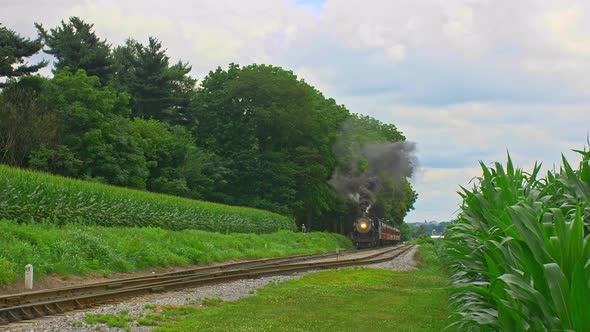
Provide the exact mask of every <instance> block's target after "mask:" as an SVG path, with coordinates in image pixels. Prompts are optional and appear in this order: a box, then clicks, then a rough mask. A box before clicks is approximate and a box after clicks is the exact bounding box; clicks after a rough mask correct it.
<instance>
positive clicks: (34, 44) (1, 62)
mask: <svg viewBox="0 0 590 332" xmlns="http://www.w3.org/2000/svg"><path fill="white" fill-rule="evenodd" d="M42 47H43V43H42V41H41V38H39V39H36V40H31V39H29V38H24V37H21V36H20V35H19V34H17V33H16V32H15V31H13V30H9V29H7V28H6V27H3V26H1V24H0V77H6V78H8V79H10V78H13V77H20V76H23V75H28V74H32V73H34V72H36V71H38V70H39V69H41V68H43V67H45V66H46V65H47V61H45V60H43V61H41V62H39V63H37V64H34V65H29V64H28V63H27V62H26V58H28V57H31V56H33V55H35V54H37V53H38V52H39V51H40V50H41V48H42ZM2 86H3V83H0V87H2Z"/></svg>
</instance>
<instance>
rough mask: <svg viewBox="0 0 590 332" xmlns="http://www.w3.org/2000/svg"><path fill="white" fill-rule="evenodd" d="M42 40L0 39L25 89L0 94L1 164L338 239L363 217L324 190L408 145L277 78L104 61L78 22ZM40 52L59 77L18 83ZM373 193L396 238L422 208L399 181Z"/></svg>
mask: <svg viewBox="0 0 590 332" xmlns="http://www.w3.org/2000/svg"><path fill="white" fill-rule="evenodd" d="M36 26H37V28H38V30H39V34H40V39H38V40H36V41H31V40H28V39H25V38H22V37H20V36H18V35H17V34H16V33H14V32H11V31H9V30H7V29H5V28H2V30H0V43H3V44H0V46H2V48H1V49H0V52H3V53H1V54H2V56H3V57H2V59H1V60H2V70H3V71H2V72H0V73H1V74H2V75H4V76H6V77H15V78H16V77H19V76H21V78H20V79H12V80H10V82H9V83H8V85H7V86H6V88H5V89H4V90H3V91H1V92H0V161H1V162H3V163H7V164H10V165H15V166H19V167H29V168H34V169H38V170H43V171H46V172H50V173H55V174H62V175H66V176H70V177H76V178H83V179H87V180H91V181H98V182H104V183H110V184H115V185H120V186H127V187H133V188H139V189H146V190H150V191H155V192H162V193H167V194H172V195H177V196H183V197H190V198H199V199H206V200H210V201H215V202H221V203H227V204H235V205H243V206H251V207H257V208H262V209H267V210H271V211H274V212H279V213H282V214H285V215H290V216H293V217H294V218H296V219H297V221H298V222H299V223H305V224H306V226H308V228H311V229H312V230H332V231H338V232H343V233H345V232H347V231H349V230H350V227H351V225H352V220H353V219H354V218H356V217H357V216H358V213H359V206H358V205H357V203H355V202H354V201H352V200H350V199H349V198H347V197H343V196H340V195H339V194H337V193H336V191H335V190H334V189H333V188H332V187H331V185H330V184H329V180H330V178H331V177H332V175H333V174H334V172H335V171H336V170H344V169H347V168H351V163H353V161H354V162H355V163H357V164H358V165H353V166H354V167H353V168H354V169H355V170H356V171H357V172H360V173H362V172H365V171H366V170H368V169H370V168H371V166H372V165H371V161H370V160H369V159H367V158H365V157H364V156H363V154H362V153H360V152H359V151H361V150H360V149H359V147H361V146H363V145H366V144H372V143H394V142H402V141H404V140H405V139H406V138H405V136H404V135H403V134H402V133H401V132H400V131H398V130H397V128H396V127H395V125H393V124H387V123H383V122H381V121H379V120H377V119H374V118H372V117H369V116H366V115H359V114H351V113H350V112H349V111H348V110H347V109H346V107H344V106H343V105H339V104H337V103H336V101H335V100H334V99H331V98H327V97H325V96H324V95H323V94H322V93H321V92H320V91H318V90H317V89H315V88H314V87H313V86H311V85H309V84H307V83H306V82H305V81H303V80H301V79H299V78H298V77H297V76H296V75H295V74H294V73H293V72H292V71H289V70H285V69H283V68H280V67H276V66H272V65H263V64H261V65H257V64H253V65H248V66H244V67H242V66H240V65H238V64H230V65H229V66H228V67H227V68H217V69H215V70H212V71H210V72H209V73H208V75H206V76H205V77H204V78H203V79H202V80H201V82H200V84H199V85H197V84H196V82H197V81H196V79H194V78H192V77H191V76H189V72H190V71H191V66H190V64H188V63H186V62H182V61H178V62H172V61H171V60H170V57H169V56H168V55H167V54H166V49H165V48H164V47H163V45H162V43H161V42H160V41H159V40H158V39H156V38H155V37H150V38H149V39H148V42H147V44H145V45H144V44H141V43H140V42H138V41H136V40H133V39H128V40H127V41H126V42H125V43H124V44H123V45H120V46H117V47H115V48H112V47H111V45H110V44H109V43H108V42H107V41H106V40H101V39H100V38H99V37H97V35H96V34H95V32H94V28H93V25H92V24H89V23H86V22H84V21H83V20H81V19H80V18H77V17H71V18H69V20H68V21H67V22H64V21H62V22H61V24H60V25H59V26H57V27H55V28H52V29H49V30H48V31H47V30H45V29H44V28H43V26H41V25H40V24H37V25H36ZM6 36H8V37H9V38H8V37H6ZM42 41H44V42H45V45H46V50H45V52H46V53H48V54H50V55H53V56H55V58H56V62H55V68H54V71H53V72H54V75H53V77H52V78H43V77H40V76H26V75H27V74H31V73H34V72H35V70H36V69H38V68H39V67H40V66H42V65H44V64H45V62H41V63H39V64H37V65H33V66H29V67H26V66H27V65H26V64H24V65H23V66H25V67H22V69H19V68H21V67H14V64H18V63H20V64H23V59H24V58H26V57H30V56H32V55H34V54H36V53H37V52H38V51H39V50H40V49H41V46H42ZM6 45H8V46H6ZM23 45H24V46H23ZM6 50H8V51H6ZM10 50H13V51H10ZM14 50H19V51H18V52H16V51H14ZM10 52H12V53H10ZM4 54H8V56H5V55H4ZM5 63H9V64H10V65H9V66H8V67H7V66H5V65H4V64H5ZM7 68H8V69H7ZM10 68H12V69H10ZM10 70H13V71H10ZM381 180H382V186H381V187H380V190H379V192H378V194H377V195H376V201H375V204H374V205H373V206H372V213H373V214H375V215H377V216H379V217H380V218H383V219H386V220H388V221H389V222H390V223H392V224H394V225H400V224H401V223H402V221H403V219H404V216H405V215H406V213H407V212H408V211H409V210H411V209H413V204H414V202H415V200H416V197H417V194H416V192H415V191H414V190H413V188H412V186H411V185H410V183H409V182H408V179H407V178H405V177H404V178H402V179H401V180H400V179H393V178H387V177H385V178H383V179H381Z"/></svg>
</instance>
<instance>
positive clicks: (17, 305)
mask: <svg viewBox="0 0 590 332" xmlns="http://www.w3.org/2000/svg"><path fill="white" fill-rule="evenodd" d="M411 248H412V246H411V245H398V246H395V247H389V248H382V249H376V250H375V249H372V250H356V251H346V252H341V253H324V254H313V255H298V256H289V257H281V258H267V259H260V260H252V261H245V262H237V263H229V264H222V265H216V266H208V267H203V268H197V269H191V270H185V271H178V272H172V273H163V274H157V275H151V276H145V277H136V278H126V279H118V280H113V281H109V282H101V283H94V284H85V285H80V286H71V287H61V288H54V289H48V290H42V291H33V292H26V293H18V294H11V295H3V296H0V325H4V324H8V323H11V322H17V321H23V320H30V319H34V318H38V317H43V316H48V315H55V314H61V313H64V312H67V311H71V310H77V309H83V308H88V307H91V306H94V305H98V304H103V303H108V302H114V301H116V300H118V299H123V298H126V297H132V296H137V295H141V294H146V293H153V292H163V291H167V290H173V289H181V288H187V287H192V286H198V285H204V284H208V283H219V282H225V281H231V280H236V279H243V278H256V277H262V276H267V275H276V274H285V273H293V272H299V271H306V270H314V269H326V268H337V267H344V266H354V265H365V264H373V263H380V262H384V261H387V260H391V259H394V258H395V257H397V256H400V255H402V254H403V253H405V252H406V251H408V250H410V249H411Z"/></svg>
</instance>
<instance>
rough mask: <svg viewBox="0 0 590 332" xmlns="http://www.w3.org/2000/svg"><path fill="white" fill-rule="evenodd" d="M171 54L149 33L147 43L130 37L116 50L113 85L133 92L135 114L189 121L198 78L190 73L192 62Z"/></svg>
mask: <svg viewBox="0 0 590 332" xmlns="http://www.w3.org/2000/svg"><path fill="white" fill-rule="evenodd" d="M169 61H170V57H168V56H167V55H166V49H163V48H162V43H161V42H160V41H159V40H158V39H156V38H154V37H150V38H149V42H148V45H142V44H141V43H139V42H137V41H135V40H133V39H128V40H127V42H126V43H125V45H124V46H120V47H117V49H115V51H114V62H115V80H114V82H113V85H114V86H115V87H116V88H118V89H120V90H123V91H126V92H127V93H129V95H131V108H132V110H133V115H134V116H138V117H142V118H152V119H157V120H162V121H166V122H168V123H171V124H185V125H186V124H189V123H190V119H189V118H188V116H187V114H186V110H187V107H188V105H189V103H190V100H191V97H192V94H193V89H194V86H195V83H196V81H195V80H194V79H192V78H191V77H190V76H188V75H187V74H188V73H189V72H190V71H191V66H189V65H188V64H187V63H183V62H178V63H176V64H174V65H172V66H171V65H170V64H169Z"/></svg>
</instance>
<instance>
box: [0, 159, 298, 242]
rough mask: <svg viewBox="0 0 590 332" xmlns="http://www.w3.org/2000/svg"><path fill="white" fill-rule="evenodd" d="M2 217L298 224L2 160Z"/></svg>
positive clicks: (255, 229) (218, 228)
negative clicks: (15, 165) (9, 164)
mask: <svg viewBox="0 0 590 332" xmlns="http://www.w3.org/2000/svg"><path fill="white" fill-rule="evenodd" d="M0 218H6V219H10V220H15V221H19V222H30V221H33V222H39V221H41V220H49V221H50V222H52V223H55V224H66V223H80V224H88V225H98V226H125V227H135V226H137V227H146V226H150V227H160V228H164V229H171V230H182V229H200V230H205V231H213V232H221V233H234V232H235V233H271V232H275V231H278V230H295V223H294V221H293V220H292V219H290V218H288V217H285V216H281V215H279V214H275V213H271V212H268V211H262V210H257V209H252V208H245V207H236V206H227V205H222V204H215V203H210V202H203V201H196V200H191V199H185V198H179V197H175V196H168V195H161V194H155V193H150V192H145V191H138V190H132V189H126V188H120V187H114V186H108V185H103V184H98V183H92V182H85V181H79V180H73V179H68V178H63V177H59V176H52V175H48V174H44V173H37V172H31V171H25V170H20V169H14V168H10V167H7V166H2V165H0Z"/></svg>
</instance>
